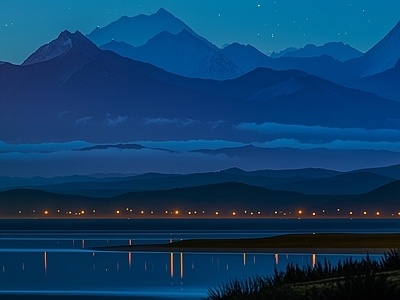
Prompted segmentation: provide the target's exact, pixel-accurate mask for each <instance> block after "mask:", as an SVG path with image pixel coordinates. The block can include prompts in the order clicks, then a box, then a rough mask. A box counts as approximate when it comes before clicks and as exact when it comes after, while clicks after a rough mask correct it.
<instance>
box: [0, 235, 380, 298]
mask: <svg viewBox="0 0 400 300" xmlns="http://www.w3.org/2000/svg"><path fill="white" fill-rule="evenodd" d="M213 235H215V233H213ZM130 236H131V234H129V235H126V236H119V237H118V238H114V239H110V237H109V236H108V234H105V238H103V239H102V238H101V234H99V233H97V234H96V235H95V236H90V235H88V234H87V235H85V236H84V238H82V236H80V237H79V236H77V238H71V236H65V235H64V234H59V236H58V237H57V236H55V235H53V234H52V235H46V234H44V233H43V234H38V235H35V234H33V235H30V236H26V234H25V235H18V234H16V235H14V236H11V235H7V236H6V237H5V238H1V239H0V252H1V255H0V266H1V272H0V291H3V293H4V292H8V293H10V292H18V293H21V292H25V293H51V292H53V293H57V294H68V293H77V294H92V295H106V294H107V295H131V296H142V297H143V296H146V295H147V296H148V295H151V296H152V297H159V298H168V297H170V298H177V297H178V296H182V297H185V299H186V298H187V299H201V298H204V297H206V295H207V290H208V288H209V287H215V286H218V285H220V284H223V283H226V282H227V281H229V280H231V279H234V278H239V279H245V278H248V277H251V276H256V275H259V276H265V275H268V274H272V272H273V270H274V267H276V268H278V269H279V270H281V269H284V268H285V267H286V265H287V264H288V263H294V264H299V265H315V264H316V263H317V262H318V261H321V262H322V261H323V260H324V259H325V258H327V259H328V260H329V261H331V262H332V263H336V262H337V261H338V260H343V259H345V258H347V257H348V255H316V254H313V253H309V254H285V253H266V254H260V253H257V254H254V253H179V252H178V253H175V252H173V253H149V252H107V251H95V250H91V248H93V247H98V246H105V245H121V244H125V245H130V244H143V243H149V242H151V243H159V242H168V241H169V239H171V238H172V239H173V240H180V238H179V236H177V235H173V236H172V237H171V235H167V236H166V237H164V238H161V237H158V236H157V237H155V239H153V240H152V239H151V236H150V237H149V236H146V235H143V236H140V237H136V238H135V239H132V238H129V237H130ZM193 237H196V235H195V234H194V233H192V235H191V237H190V238H193ZM352 257H354V258H362V257H364V255H360V256H357V255H352ZM376 257H378V256H376ZM0 295H1V292H0Z"/></svg>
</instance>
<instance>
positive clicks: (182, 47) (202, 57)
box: [100, 29, 243, 80]
mask: <svg viewBox="0 0 400 300" xmlns="http://www.w3.org/2000/svg"><path fill="white" fill-rule="evenodd" d="M100 48H101V49H103V50H111V51H114V52H116V53H118V54H120V55H121V56H124V57H129V58H132V59H135V60H139V61H143V62H147V63H151V64H153V65H155V66H157V67H159V68H162V69H164V70H166V71H168V72H171V73H174V74H178V75H181V76H185V77H192V78H204V79H216V80H224V79H229V78H236V77H239V76H240V75H243V71H242V70H241V69H240V68H239V67H237V66H236V65H235V64H234V63H232V62H231V61H229V59H228V58H227V57H225V55H224V54H223V53H221V52H219V51H217V50H215V49H214V48H213V47H211V46H210V45H209V43H206V42H205V41H203V40H201V39H199V38H198V37H196V36H194V35H193V34H191V33H190V32H188V31H187V30H186V29H183V30H182V31H180V32H179V33H177V34H171V33H169V32H168V31H163V32H161V33H159V34H157V35H155V36H154V37H153V38H151V39H149V40H148V41H147V43H146V44H144V45H142V46H139V47H133V46H131V45H129V44H126V43H125V42H116V41H111V42H110V43H108V44H105V45H101V46H100Z"/></svg>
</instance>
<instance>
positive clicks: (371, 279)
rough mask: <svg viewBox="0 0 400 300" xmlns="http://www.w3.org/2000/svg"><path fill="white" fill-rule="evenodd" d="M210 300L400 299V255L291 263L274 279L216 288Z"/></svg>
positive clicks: (209, 297)
mask: <svg viewBox="0 0 400 300" xmlns="http://www.w3.org/2000/svg"><path fill="white" fill-rule="evenodd" d="M208 299H209V300H223V299H226V300H247V299H249V300H258V299H277V300H278V299H279V300H280V299H282V300H283V299H285V300H292V299H293V300H303V299H310V300H311V299H321V300H324V299H333V300H335V299H341V300H342V299H344V300H345V299H400V252H399V250H391V251H389V252H386V253H385V254H384V256H383V257H382V259H381V260H380V261H376V260H372V259H370V257H369V256H368V255H367V256H366V258H364V259H362V260H360V261H357V260H352V259H351V258H350V259H346V260H344V261H343V262H341V261H339V262H338V264H337V265H332V264H331V263H330V262H328V261H327V260H325V261H324V262H323V263H317V264H316V266H315V267H311V266H303V267H300V266H298V265H293V264H289V265H288V266H287V267H286V270H285V271H278V270H277V269H275V271H274V274H273V275H271V276H266V277H254V278H249V279H247V280H244V281H240V280H233V281H231V282H228V283H226V284H224V285H222V286H219V287H217V288H212V289H210V290H209V295H208Z"/></svg>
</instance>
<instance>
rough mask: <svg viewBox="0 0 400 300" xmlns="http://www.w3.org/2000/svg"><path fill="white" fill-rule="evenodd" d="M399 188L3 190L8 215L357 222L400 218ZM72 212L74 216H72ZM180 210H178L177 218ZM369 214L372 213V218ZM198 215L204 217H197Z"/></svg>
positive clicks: (224, 186)
mask: <svg viewBox="0 0 400 300" xmlns="http://www.w3.org/2000/svg"><path fill="white" fill-rule="evenodd" d="M399 185H400V181H394V182H391V183H389V184H387V185H384V186H382V187H379V188H378V189H375V190H373V191H370V192H368V193H364V194H360V195H341V196H334V195H305V194H301V193H297V192H290V191H275V190H270V189H265V188H263V187H257V186H251V185H246V184H242V183H235V182H224V183H218V184H208V185H202V186H196V187H185V188H174V189H167V190H160V191H147V192H130V193H126V194H123V195H119V196H116V197H109V198H93V197H83V196H74V195H60V194H56V193H49V192H44V191H40V190H29V189H15V190H9V191H4V192H0V204H1V206H2V210H1V215H2V216H4V217H24V218H26V217H36V218H44V217H46V218H47V217H55V216H57V217H69V218H70V217H74V218H76V217H79V216H78V213H79V214H81V212H82V211H83V212H84V214H85V216H84V217H89V218H90V217H104V216H113V217H121V218H126V217H128V216H130V217H142V218H143V217H147V218H148V217H149V216H150V217H153V216H154V217H160V216H163V217H167V216H166V214H165V211H167V212H168V215H169V214H170V213H169V212H173V213H174V214H175V216H174V217H187V216H188V215H189V212H191V214H193V216H191V217H200V218H201V217H212V218H215V217H218V218H219V217H232V215H233V214H232V212H236V213H235V216H236V217H253V218H254V217H277V218H281V217H286V218H287V217H294V218H297V217H302V218H307V217H309V218H311V217H313V214H312V213H316V217H321V216H325V217H349V212H352V215H351V217H352V218H354V217H372V216H375V217H376V212H380V215H379V217H391V216H394V215H397V210H398V208H397V205H398V197H399V196H400V194H399V191H400V189H399ZM126 207H127V208H128V210H126ZM130 209H132V212H130ZM44 210H47V215H46V214H44ZM299 210H301V216H299V214H300V213H299ZM19 211H20V212H21V213H19ZM69 211H70V212H71V214H69V213H68V212H69ZM141 211H143V213H141ZM151 211H152V212H153V213H151ZM175 211H178V215H177V216H176V213H175ZM202 211H204V214H203V213H202ZM65 212H67V214H65ZM194 212H196V213H194ZM364 212H367V216H366V215H365V213H364ZM197 213H198V216H196V214H197ZM151 215H152V216H151ZM80 217H82V216H80Z"/></svg>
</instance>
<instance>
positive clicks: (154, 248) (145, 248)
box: [92, 245, 391, 255]
mask: <svg viewBox="0 0 400 300" xmlns="http://www.w3.org/2000/svg"><path fill="white" fill-rule="evenodd" d="M92 249H93V250H96V251H104V252H150V253H177V252H179V253H181V252H182V253H232V254H235V253H236V254H239V253H240V254H243V253H257V254H262V253H265V254H281V253H282V254H283V253H284V254H362V255H367V254H384V253H385V252H388V251H390V249H391V248H232V249H227V248H183V247H168V248H167V247H165V246H164V245H132V246H129V245H126V246H112V247H100V248H92Z"/></svg>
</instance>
